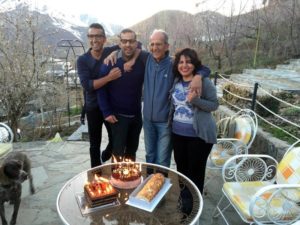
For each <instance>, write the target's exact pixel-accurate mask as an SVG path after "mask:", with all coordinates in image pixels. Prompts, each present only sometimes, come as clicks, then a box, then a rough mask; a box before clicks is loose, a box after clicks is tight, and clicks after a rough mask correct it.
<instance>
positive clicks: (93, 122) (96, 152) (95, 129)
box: [86, 108, 112, 167]
mask: <svg viewBox="0 0 300 225" xmlns="http://www.w3.org/2000/svg"><path fill="white" fill-rule="evenodd" d="M86 117H87V122H88V131H89V139H90V159H91V167H96V166H99V165H101V159H100V157H101V150H100V146H101V139H102V125H103V123H104V125H105V127H106V130H107V133H108V139H109V143H108V145H107V146H106V149H105V150H107V151H111V150H112V134H111V129H110V126H109V123H108V122H106V121H105V120H104V118H103V115H102V112H101V111H100V109H99V108H96V109H93V110H89V111H86Z"/></svg>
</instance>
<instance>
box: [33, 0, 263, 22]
mask: <svg viewBox="0 0 300 225" xmlns="http://www.w3.org/2000/svg"><path fill="white" fill-rule="evenodd" d="M34 1H35V4H36V6H37V7H38V6H40V5H42V4H44V3H45V4H46V5H47V6H48V7H50V8H52V9H56V10H59V11H62V12H64V13H70V14H85V13H87V14H89V15H92V16H94V17H96V18H99V22H102V21H103V22H109V23H114V24H120V25H122V26H124V27H129V26H132V25H134V24H136V23H138V22H140V21H142V20H144V19H147V18H149V17H151V16H152V15H154V14H155V13H157V12H159V11H162V10H167V9H169V10H182V11H186V12H189V13H192V14H195V13H198V12H202V11H206V10H212V11H217V12H220V13H222V14H225V15H230V13H231V12H232V9H234V10H233V11H234V13H235V14H238V13H239V12H240V9H241V8H242V9H243V11H244V12H245V11H249V10H251V8H253V7H255V8H258V7H260V6H261V3H262V1H263V0H83V1H80V0H77V1H74V0H34Z"/></svg>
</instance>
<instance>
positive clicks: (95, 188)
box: [84, 178, 118, 207]
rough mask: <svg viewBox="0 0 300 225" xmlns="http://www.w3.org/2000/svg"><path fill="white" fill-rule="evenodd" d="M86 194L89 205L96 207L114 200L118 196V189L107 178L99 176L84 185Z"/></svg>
mask: <svg viewBox="0 0 300 225" xmlns="http://www.w3.org/2000/svg"><path fill="white" fill-rule="evenodd" d="M84 194H85V197H86V200H87V202H88V205H89V206H90V207H96V206H100V205H104V204H109V203H111V202H114V201H115V200H116V198H117V196H118V191H117V190H116V189H115V188H114V187H113V186H112V185H111V184H110V183H109V181H108V180H107V179H101V178H97V179H95V180H93V181H91V182H88V183H86V184H85V185H84Z"/></svg>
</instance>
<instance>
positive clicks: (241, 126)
mask: <svg viewBox="0 0 300 225" xmlns="http://www.w3.org/2000/svg"><path fill="white" fill-rule="evenodd" d="M250 120H251V117H249V118H246V117H242V118H239V117H238V118H235V133H234V138H236V139H239V140H241V141H242V142H243V143H244V144H246V145H247V144H248V143H249V141H250V139H251V134H252V130H251V125H250V123H251V121H250Z"/></svg>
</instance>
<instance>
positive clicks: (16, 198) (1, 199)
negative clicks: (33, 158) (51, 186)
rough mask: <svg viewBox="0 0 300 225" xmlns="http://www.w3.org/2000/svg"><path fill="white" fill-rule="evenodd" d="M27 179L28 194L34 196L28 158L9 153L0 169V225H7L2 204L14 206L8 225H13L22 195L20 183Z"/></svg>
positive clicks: (20, 154) (21, 154)
mask: <svg viewBox="0 0 300 225" xmlns="http://www.w3.org/2000/svg"><path fill="white" fill-rule="evenodd" d="M27 178H28V179H29V185H30V192H31V194H34V192H35V190H34V186H33V180H32V175H31V163H30V160H29V158H28V157H27V156H26V155H25V154H23V153H20V152H16V153H10V154H9V155H8V156H7V158H6V159H5V160H4V162H3V164H2V166H1V167H0V216H1V220H2V225H7V221H6V219H5V210H4V203H5V202H7V201H9V202H10V203H11V204H13V205H14V211H13V214H12V217H11V221H10V225H15V224H16V221H17V216H18V212H19V207H20V203H21V194H22V182H24V181H25V180H26V179H27Z"/></svg>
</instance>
